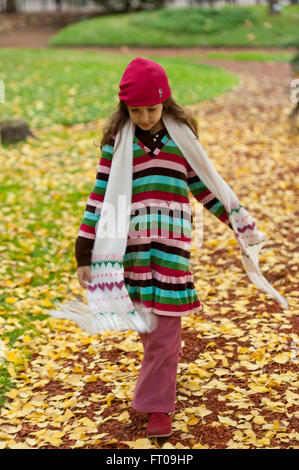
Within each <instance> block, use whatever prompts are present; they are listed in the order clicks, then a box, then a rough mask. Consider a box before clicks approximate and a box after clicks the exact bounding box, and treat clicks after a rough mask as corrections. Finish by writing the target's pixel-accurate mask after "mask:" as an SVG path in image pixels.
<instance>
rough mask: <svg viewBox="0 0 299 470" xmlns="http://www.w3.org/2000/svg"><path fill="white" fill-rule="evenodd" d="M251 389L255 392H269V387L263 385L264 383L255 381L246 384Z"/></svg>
mask: <svg viewBox="0 0 299 470" xmlns="http://www.w3.org/2000/svg"><path fill="white" fill-rule="evenodd" d="M248 385H249V387H250V388H251V390H253V391H254V392H255V393H267V392H269V388H267V387H265V386H264V385H258V384H255V383H250V384H248Z"/></svg>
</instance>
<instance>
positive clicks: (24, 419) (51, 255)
mask: <svg viewBox="0 0 299 470" xmlns="http://www.w3.org/2000/svg"><path fill="white" fill-rule="evenodd" d="M210 63H212V61H210ZM213 63H216V61H214V62H213ZM218 63H220V61H218ZM221 63H223V62H221ZM226 67H228V68H230V69H231V70H235V71H238V72H240V75H241V78H242V81H241V83H240V85H238V87H237V88H235V89H234V90H233V91H231V92H229V93H227V94H225V95H222V96H220V97H218V98H216V99H214V100H212V101H206V102H202V103H201V104H200V105H196V106H194V107H193V109H194V110H195V111H196V114H197V117H198V123H199V129H200V140H201V143H202V145H203V147H204V148H205V150H206V152H207V154H208V155H209V156H210V158H211V160H212V161H213V163H214V165H215V166H216V168H217V169H218V171H219V172H220V174H221V175H222V177H223V178H224V179H225V180H226V181H227V182H228V183H229V184H230V186H231V187H232V189H233V190H234V191H235V192H236V194H237V195H238V197H239V199H240V201H241V202H242V203H243V205H244V206H245V207H246V208H247V210H249V212H250V213H251V214H252V215H253V217H254V219H255V220H256V221H257V223H258V227H259V229H260V230H262V231H264V232H265V234H266V236H267V239H268V243H267V245H266V246H265V248H264V249H263V252H262V254H261V256H260V267H261V270H262V272H263V274H264V275H265V276H266V277H267V279H268V280H269V282H270V283H271V284H272V285H273V286H274V287H275V288H276V289H278V290H279V291H280V292H281V293H282V294H283V295H285V296H286V297H287V299H288V301H289V304H290V310H289V311H288V312H286V311H283V310H282V309H281V308H280V306H279V305H278V304H277V303H276V302H275V301H273V300H272V299H271V298H269V297H268V296H267V295H264V294H262V293H260V292H259V291H257V290H256V289H255V288H254V286H252V284H250V283H249V280H248V278H247V276H246V273H245V271H244V268H243V265H242V262H241V256H240V252H239V248H238V246H237V244H236V242H235V239H234V237H233V235H232V233H231V231H230V230H229V229H226V227H225V226H224V225H223V224H221V223H219V221H218V220H217V219H216V218H215V217H213V216H212V215H211V214H209V213H208V212H207V211H205V212H204V227H203V228H204V237H203V243H202V246H201V247H200V249H197V250H196V249H195V250H193V251H192V260H191V269H192V271H193V273H194V279H195V283H196V288H197V291H198V294H199V298H200V300H201V302H202V304H203V310H202V311H201V312H199V314H198V315H196V316H195V315H194V316H191V315H190V316H187V317H182V325H183V330H182V345H183V356H182V357H181V360H180V363H179V368H178V378H177V402H176V410H175V412H174V413H173V415H172V422H173V434H172V436H170V437H167V438H160V439H147V438H146V418H147V414H145V413H139V412H137V411H135V410H133V409H132V408H131V407H130V402H131V398H132V395H133V391H134V387H135V384H136V380H137V377H138V373H139V369H140V366H141V361H142V355H143V352H142V345H141V342H140V341H139V339H138V335H137V333H133V332H126V333H118V332H108V333H106V334H103V335H97V336H93V337H89V336H88V335H87V334H85V333H83V332H82V331H81V330H80V329H79V328H77V327H76V326H75V325H74V324H73V323H72V322H69V321H66V320H56V319H50V318H48V317H47V315H46V314H47V309H49V308H51V307H52V306H53V301H54V299H56V298H59V299H60V300H62V301H64V300H66V298H68V299H70V298H74V297H76V296H82V295H83V294H84V292H83V290H82V289H81V287H80V286H79V284H78V282H77V279H76V272H75V263H74V257H73V242H74V238H75V236H76V232H77V230H78V223H79V222H80V219H81V216H82V211H83V210H84V205H85V197H86V195H87V193H88V191H89V189H90V184H91V182H92V181H93V179H94V176H95V168H96V162H97V155H95V152H94V148H93V147H92V143H93V137H94V136H95V135H96V134H97V132H98V129H99V126H100V124H101V123H100V122H93V123H90V124H88V125H80V124H77V125H74V126H70V127H62V126H59V125H57V126H53V127H50V128H47V129H45V128H44V129H39V130H38V131H36V135H37V136H38V137H39V138H40V139H41V140H40V141H35V140H33V139H30V140H28V142H27V143H24V144H20V145H18V146H16V148H12V149H9V148H7V149H5V150H4V152H3V153H2V154H1V156H0V159H1V167H2V168H3V173H2V175H3V176H2V178H4V179H5V178H6V179H7V178H10V180H11V188H10V191H9V193H8V196H7V198H6V199H5V204H4V207H3V209H2V211H1V213H0V217H1V220H0V223H1V228H2V230H3V231H4V233H7V236H8V243H7V244H6V245H5V246H2V247H1V251H0V260H1V265H0V272H1V280H0V286H1V289H2V293H3V294H2V297H1V298H2V300H3V301H4V302H3V305H4V306H3V307H1V310H0V325H1V328H2V331H4V332H5V334H4V335H2V343H0V346H1V345H2V350H1V349H0V356H1V354H2V357H3V358H4V359H5V361H4V363H3V364H4V365H5V367H6V369H7V370H8V374H9V380H11V381H12V382H13V384H14V386H13V388H11V389H10V390H9V391H8V392H7V393H6V401H5V403H4V405H3V407H2V409H1V415H0V448H24V447H25V448H58V447H59V448H106V449H117V448H138V449H139V448H153V449H154V448H161V447H163V448H179V449H180V448H187V449H190V448H194V449H201V448H209V449H218V448H225V449H229V448H242V449H244V448H254V449H256V448H294V447H297V448H298V437H299V432H298V404H299V396H298V385H299V382H298V361H299V343H298V320H297V318H296V314H297V312H298V310H297V304H298V290H299V289H298V252H297V251H296V248H297V239H298V223H297V221H298V209H297V204H296V202H297V201H296V188H297V189H298V170H297V158H298V155H297V151H298V150H297V149H298V135H297V134H296V133H295V132H294V129H292V128H291V127H290V123H289V120H288V114H289V112H290V111H291V109H292V107H293V106H294V105H293V104H292V103H291V101H290V91H291V89H290V81H291V79H292V76H291V72H290V69H289V66H288V65H287V64H269V65H268V64H256V63H249V64H246V63H243V64H242V65H240V64H239V63H238V64H236V63H234V62H226ZM25 175H27V178H24V176H25ZM3 181H4V180H3ZM6 182H7V181H6ZM72 188H76V190H77V191H79V192H81V196H82V197H78V192H77V193H76V195H75V192H74V190H73V189H72ZM83 195H84V197H83ZM190 197H191V196H190ZM74 198H75V199H74ZM76 198H77V199H76ZM192 201H193V202H195V201H194V200H192ZM196 204H198V203H196ZM74 207H75V209H74ZM22 328H23V330H22Z"/></svg>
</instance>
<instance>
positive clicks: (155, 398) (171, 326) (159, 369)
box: [131, 315, 181, 413]
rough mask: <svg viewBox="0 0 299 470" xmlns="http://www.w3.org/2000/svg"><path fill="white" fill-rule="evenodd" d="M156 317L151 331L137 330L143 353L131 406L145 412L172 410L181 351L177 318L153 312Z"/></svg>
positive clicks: (179, 328)
mask: <svg viewBox="0 0 299 470" xmlns="http://www.w3.org/2000/svg"><path fill="white" fill-rule="evenodd" d="M157 318H158V324H157V328H156V329H155V330H154V331H152V332H151V333H139V336H140V338H141V341H142V343H143V349H144V356H143V361H142V364H141V370H140V373H139V377H138V379H137V384H136V387H135V391H134V396H133V400H132V403H131V406H132V408H134V409H135V410H137V411H142V412H146V413H151V412H154V411H159V412H162V413H173V412H174V410H175V397H176V381H177V369H178V361H179V356H180V354H181V317H180V316H178V317H171V316H166V315H157Z"/></svg>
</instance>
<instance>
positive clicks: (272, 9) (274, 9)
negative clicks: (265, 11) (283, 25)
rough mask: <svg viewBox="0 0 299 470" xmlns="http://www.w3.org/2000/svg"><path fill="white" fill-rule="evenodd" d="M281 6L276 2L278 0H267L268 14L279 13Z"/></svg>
mask: <svg viewBox="0 0 299 470" xmlns="http://www.w3.org/2000/svg"><path fill="white" fill-rule="evenodd" d="M280 12H281V7H280V5H279V3H278V0H269V14H270V15H280Z"/></svg>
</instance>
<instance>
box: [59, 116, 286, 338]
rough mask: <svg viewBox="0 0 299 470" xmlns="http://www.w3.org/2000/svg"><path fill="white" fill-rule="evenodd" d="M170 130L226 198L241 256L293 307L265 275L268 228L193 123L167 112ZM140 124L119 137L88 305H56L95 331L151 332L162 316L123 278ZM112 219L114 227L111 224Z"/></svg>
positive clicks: (261, 284)
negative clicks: (262, 255)
mask: <svg viewBox="0 0 299 470" xmlns="http://www.w3.org/2000/svg"><path fill="white" fill-rule="evenodd" d="M163 122H164V124H165V126H166V128H167V131H168V133H169V136H170V137H171V139H172V140H173V141H174V143H175V144H176V145H177V146H178V148H179V149H180V151H181V152H182V153H183V155H184V157H185V158H186V160H187V161H188V163H189V164H190V166H191V167H192V169H193V170H194V171H195V173H196V174H197V175H198V177H199V178H200V179H201V180H202V181H203V183H204V184H205V185H206V187H207V188H208V189H209V190H210V191H211V192H212V193H213V194H214V195H215V196H216V198H217V199H218V200H219V201H220V202H222V204H223V206H224V207H225V209H226V212H227V214H228V217H229V220H230V223H231V225H232V228H233V230H234V233H235V236H236V238H237V241H238V243H239V246H240V249H241V254H242V257H241V258H242V262H243V265H244V267H245V269H246V272H247V275H248V277H249V279H250V281H251V282H252V283H253V284H255V286H256V287H257V288H258V289H260V290H261V291H263V292H265V293H268V294H269V295H270V296H271V297H272V298H273V299H275V300H276V301H277V302H278V303H279V304H280V305H281V307H282V308H284V309H288V303H287V301H286V299H285V298H284V297H283V296H282V295H281V294H280V293H279V292H278V291H277V290H275V289H274V288H273V287H272V286H271V285H270V284H269V282H268V281H267V280H266V279H265V277H264V276H263V275H262V273H261V271H260V269H259V262H258V255H259V252H260V250H261V248H262V247H263V246H264V244H265V241H266V238H265V234H264V233H262V232H260V231H259V230H258V229H257V226H256V224H255V222H254V220H253V219H252V218H251V216H250V215H249V214H248V212H247V211H246V209H245V208H244V207H243V206H242V205H241V204H240V202H239V200H238V198H237V196H236V195H235V194H234V192H233V191H232V189H231V188H230V187H229V186H228V184H227V183H226V182H225V181H224V180H223V178H222V177H221V176H220V175H219V173H218V172H217V170H216V169H215V168H214V166H213V165H212V163H211V162H210V160H209V158H208V157H207V155H206V154H205V152H204V150H203V148H202V146H201V144H200V142H199V140H198V139H197V137H196V136H195V135H194V133H193V132H192V131H191V129H190V128H189V126H187V125H186V124H182V123H179V122H177V121H176V120H175V119H174V118H173V117H172V116H171V115H169V114H163ZM134 132H135V124H134V123H133V121H132V120H131V119H128V121H127V122H126V124H125V125H124V127H123V129H122V131H121V132H120V131H119V132H118V133H117V135H116V140H115V148H116V150H115V151H114V153H113V158H112V164H111V169H110V174H109V178H108V183H107V188H106V192H105V197H104V201H103V206H102V210H101V217H100V218H99V221H98V223H97V226H96V239H95V242H94V247H93V252H92V260H91V275H92V282H91V283H89V285H88V287H87V301H88V305H86V304H85V303H83V302H79V301H70V302H68V303H67V304H66V305H65V306H63V305H61V304H60V302H58V301H57V304H58V305H59V307H61V309H62V310H52V311H51V312H50V314H51V315H52V316H53V317H56V318H68V319H72V320H74V321H75V322H76V323H77V324H78V325H79V326H80V327H81V328H82V329H83V330H85V331H88V332H89V333H90V334H95V333H98V332H104V331H107V330H133V331H138V332H150V331H153V330H154V329H155V328H156V324H157V317H156V315H155V314H154V313H152V312H151V311H149V309H142V308H139V307H138V308H137V307H136V305H137V304H135V307H134V305H133V302H132V300H131V299H130V297H129V294H128V291H127V289H126V286H125V282H124V268H123V264H122V261H123V257H124V254H125V251H126V246H127V239H128V231H129V226H130V205H131V200H132V180H133V137H134ZM111 221H113V224H112V225H113V228H114V231H112V232H111V231H110V232H109V229H108V232H107V227H108V226H107V222H108V225H109V223H110V228H111Z"/></svg>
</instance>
